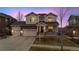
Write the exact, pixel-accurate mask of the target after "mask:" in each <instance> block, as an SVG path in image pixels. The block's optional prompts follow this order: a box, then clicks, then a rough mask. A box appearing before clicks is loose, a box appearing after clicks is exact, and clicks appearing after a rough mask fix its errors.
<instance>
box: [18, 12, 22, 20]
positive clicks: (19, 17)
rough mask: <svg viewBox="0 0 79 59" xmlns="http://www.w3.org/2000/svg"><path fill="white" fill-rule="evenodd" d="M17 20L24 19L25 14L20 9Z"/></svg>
mask: <svg viewBox="0 0 79 59" xmlns="http://www.w3.org/2000/svg"><path fill="white" fill-rule="evenodd" d="M17 20H18V21H22V20H23V14H22V13H21V12H20V11H19V12H18V16H17Z"/></svg>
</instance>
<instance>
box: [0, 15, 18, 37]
mask: <svg viewBox="0 0 79 59" xmlns="http://www.w3.org/2000/svg"><path fill="white" fill-rule="evenodd" d="M15 21H17V20H16V19H15V18H13V17H12V16H10V15H7V14H4V13H0V36H4V35H11V26H10V25H11V24H12V23H13V22H15Z"/></svg>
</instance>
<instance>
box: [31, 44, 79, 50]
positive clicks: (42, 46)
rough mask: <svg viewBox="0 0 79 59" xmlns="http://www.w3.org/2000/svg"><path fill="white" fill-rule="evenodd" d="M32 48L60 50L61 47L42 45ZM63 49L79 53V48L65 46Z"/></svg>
mask: <svg viewBox="0 0 79 59" xmlns="http://www.w3.org/2000/svg"><path fill="white" fill-rule="evenodd" d="M32 47H40V48H50V49H54V48H56V49H60V48H61V47H60V46H56V45H53V46H52V45H41V44H33V45H32ZM63 49H65V50H70V51H79V47H70V46H64V47H63Z"/></svg>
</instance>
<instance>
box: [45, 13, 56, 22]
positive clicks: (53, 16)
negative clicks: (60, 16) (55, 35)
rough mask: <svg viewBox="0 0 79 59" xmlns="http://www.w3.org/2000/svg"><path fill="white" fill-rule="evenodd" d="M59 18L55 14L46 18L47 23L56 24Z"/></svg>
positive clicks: (50, 14)
mask: <svg viewBox="0 0 79 59" xmlns="http://www.w3.org/2000/svg"><path fill="white" fill-rule="evenodd" d="M56 18H57V16H56V15H55V14H53V13H49V14H48V15H47V17H46V22H56Z"/></svg>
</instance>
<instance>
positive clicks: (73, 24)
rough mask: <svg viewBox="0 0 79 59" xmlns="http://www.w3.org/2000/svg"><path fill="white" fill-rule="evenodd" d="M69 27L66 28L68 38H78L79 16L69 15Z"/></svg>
mask: <svg viewBox="0 0 79 59" xmlns="http://www.w3.org/2000/svg"><path fill="white" fill-rule="evenodd" d="M68 23H69V25H68V26H67V27H66V29H67V34H68V35H69V36H75V37H78V36H79V16H77V15H71V16H70V17H69V20H68Z"/></svg>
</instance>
